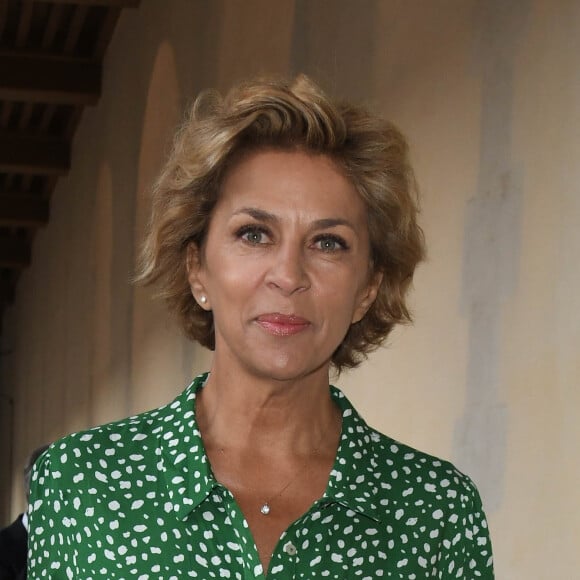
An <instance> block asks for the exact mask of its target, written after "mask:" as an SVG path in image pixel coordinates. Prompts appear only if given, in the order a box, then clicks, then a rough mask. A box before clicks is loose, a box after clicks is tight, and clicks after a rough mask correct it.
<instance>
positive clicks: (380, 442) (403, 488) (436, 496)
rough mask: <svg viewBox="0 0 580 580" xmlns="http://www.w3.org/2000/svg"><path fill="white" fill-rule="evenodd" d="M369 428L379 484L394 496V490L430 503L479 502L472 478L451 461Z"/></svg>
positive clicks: (407, 496)
mask: <svg viewBox="0 0 580 580" xmlns="http://www.w3.org/2000/svg"><path fill="white" fill-rule="evenodd" d="M369 429H370V436H371V440H372V442H373V452H374V459H375V461H376V466H377V467H376V469H377V473H376V478H377V481H380V482H381V483H380V487H381V488H382V489H383V490H386V491H388V492H389V496H390V497H393V492H394V491H399V492H400V497H401V498H406V499H408V500H409V501H411V500H414V501H419V502H421V501H428V502H429V504H433V503H438V502H440V503H442V504H446V503H448V502H450V501H453V502H460V503H461V504H463V505H465V504H473V503H479V502H480V499H479V492H478V490H477V488H476V486H475V484H474V483H473V481H472V480H471V478H470V477H469V476H468V475H466V474H465V473H463V472H462V471H461V470H460V469H458V468H457V467H456V466H455V465H454V464H453V463H452V462H451V461H449V460H446V459H442V458H440V457H437V456H435V455H431V454H430V453H426V452H424V451H420V450H419V449H416V448H414V447H411V446H410V445H406V444H405V443H401V442H400V441H397V440H396V439H393V438H392V437H389V436H387V435H384V434H383V433H380V432H378V431H376V430H375V429H372V428H369Z"/></svg>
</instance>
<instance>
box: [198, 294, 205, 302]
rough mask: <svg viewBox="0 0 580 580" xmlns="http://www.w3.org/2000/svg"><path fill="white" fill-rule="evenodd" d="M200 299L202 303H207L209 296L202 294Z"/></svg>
mask: <svg viewBox="0 0 580 580" xmlns="http://www.w3.org/2000/svg"><path fill="white" fill-rule="evenodd" d="M199 301H200V302H201V303H202V304H205V303H206V302H207V296H205V294H202V295H201V296H200V297H199Z"/></svg>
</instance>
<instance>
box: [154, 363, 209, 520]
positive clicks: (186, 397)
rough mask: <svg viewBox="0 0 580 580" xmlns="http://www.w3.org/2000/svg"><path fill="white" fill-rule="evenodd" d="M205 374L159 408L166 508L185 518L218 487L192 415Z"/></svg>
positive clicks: (159, 432)
mask: <svg viewBox="0 0 580 580" xmlns="http://www.w3.org/2000/svg"><path fill="white" fill-rule="evenodd" d="M207 376H208V375H207V373H205V374H202V375H199V376H198V377H196V379H195V380H194V381H193V382H192V383H191V385H189V387H187V389H185V391H184V392H183V393H182V394H181V395H179V396H178V397H177V398H176V399H175V400H174V401H173V402H172V403H170V404H169V405H166V406H165V407H163V408H161V409H160V410H159V415H160V416H159V417H158V422H159V426H158V427H157V429H156V431H157V435H158V437H159V449H160V455H161V457H160V462H159V468H160V470H161V472H162V473H163V475H164V477H165V483H166V485H167V491H168V495H169V502H168V504H166V506H165V509H166V511H167V512H173V513H174V514H175V516H176V517H177V518H178V519H185V518H186V517H187V516H188V515H189V513H190V512H191V511H193V510H194V509H195V508H196V507H197V506H198V505H199V504H200V503H202V502H203V501H204V500H205V499H206V498H207V497H208V495H209V494H210V492H211V491H212V490H213V489H214V488H215V487H217V486H219V483H218V481H217V480H216V478H215V477H214V475H213V473H212V471H211V466H210V464H209V461H208V458H207V455H206V452H205V448H204V446H203V441H202V439H201V434H200V432H199V428H198V425H197V420H196V418H195V397H196V393H197V392H198V390H199V389H200V388H201V387H203V385H204V383H205V381H206V379H207Z"/></svg>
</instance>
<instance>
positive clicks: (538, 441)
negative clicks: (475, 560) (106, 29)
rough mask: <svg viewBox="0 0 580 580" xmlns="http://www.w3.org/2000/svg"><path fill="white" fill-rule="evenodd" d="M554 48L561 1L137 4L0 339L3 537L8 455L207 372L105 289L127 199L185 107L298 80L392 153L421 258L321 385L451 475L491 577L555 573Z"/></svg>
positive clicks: (131, 201)
mask: <svg viewBox="0 0 580 580" xmlns="http://www.w3.org/2000/svg"><path fill="white" fill-rule="evenodd" d="M578 30H580V4H579V3H577V2H573V1H572V0H552V1H550V2H546V1H543V0H516V1H513V2H503V1H502V0H486V1H483V0H482V1H466V0H431V1H428V2H425V1H422V0H411V1H405V2H402V1H396V0H376V1H372V0H357V2H351V1H350V0H295V1H292V0H277V1H276V2H271V1H270V0H251V1H250V0H245V1H243V2H242V1H241V0H221V1H218V0H213V1H209V0H207V1H201V0H199V1H197V0H196V1H195V2H192V1H191V0H166V1H164V2H159V1H158V0H142V4H141V7H140V8H139V9H138V10H131V11H126V12H125V13H124V14H123V16H122V18H121V21H120V24H119V26H118V28H117V31H116V34H115V37H114V39H113V42H112V44H111V46H110V49H109V51H108V53H107V58H106V66H105V75H106V76H105V79H104V91H103V96H102V99H101V101H100V103H99V105H98V106H97V107H96V108H94V109H91V110H87V111H86V113H85V115H84V117H83V120H82V122H81V125H80V128H79V131H78V133H77V136H76V138H75V147H74V159H73V169H72V171H71V172H70V175H69V176H68V177H67V178H66V179H63V180H61V182H60V183H59V185H58V187H57V189H56V191H55V193H54V197H53V200H52V208H51V221H50V225H49V226H48V227H47V228H46V229H44V230H42V231H41V232H40V233H39V234H38V236H37V238H36V241H35V244H34V263H33V266H32V267H31V268H30V269H29V270H27V271H26V272H25V273H24V275H23V276H22V278H21V281H20V283H19V287H18V297H17V301H16V304H15V305H14V307H13V308H12V309H11V310H10V311H9V312H8V315H7V317H6V320H5V324H4V330H3V345H2V350H3V352H4V353H5V356H4V357H3V359H2V387H1V388H2V392H3V393H6V394H8V395H10V396H12V397H13V399H14V402H15V407H14V421H15V424H14V437H15V438H14V440H13V441H12V442H11V445H9V443H10V442H9V443H6V438H7V437H8V436H9V433H8V429H7V428H6V427H5V425H6V423H5V421H4V419H5V418H6V417H9V414H10V413H9V411H10V409H9V408H8V407H7V405H6V403H5V401H6V399H5V398H4V399H2V401H3V402H2V408H1V410H0V411H1V413H2V425H3V427H2V432H1V433H2V451H3V462H4V463H3V465H5V464H7V462H8V461H9V459H7V457H11V461H12V466H11V467H12V473H11V475H10V474H9V477H8V478H7V479H6V478H3V480H2V489H0V494H1V496H2V500H1V501H0V509H2V507H3V506H4V511H3V512H2V513H1V515H2V518H3V521H4V522H5V523H7V522H8V521H9V519H10V517H12V516H14V515H15V514H16V513H18V511H20V510H21V508H22V503H23V498H22V492H21V489H20V485H21V484H20V466H21V464H22V461H23V458H24V457H25V455H26V454H27V452H28V451H29V450H30V449H32V448H33V447H35V446H37V445H39V444H41V443H44V442H48V441H51V440H53V439H55V438H57V437H59V436H61V435H64V434H66V433H67V432H70V431H72V430H76V429H80V428H85V427H87V426H90V425H93V424H96V423H100V422H104V421H108V420H113V419H116V418H120V417H122V416H125V415H127V414H130V413H133V412H137V411H141V410H143V409H146V408H150V407H152V406H156V405H158V404H161V403H163V402H166V401H168V400H169V399H171V398H172V397H173V396H174V395H175V394H176V393H177V392H179V391H180V390H181V389H182V388H183V387H184V385H185V383H186V382H188V380H189V379H190V377H191V376H192V375H194V374H196V373H197V372H199V371H201V370H204V369H205V368H207V366H208V364H209V360H210V357H209V355H208V353H207V352H205V351H204V350H203V349H200V348H199V347H196V346H194V345H191V344H189V343H187V342H186V341H185V340H184V339H183V338H182V337H181V336H180V335H179V333H178V331H177V330H176V329H175V328H174V327H173V326H172V325H171V322H170V321H169V320H168V318H167V317H166V316H165V313H164V312H163V310H162V308H161V307H160V306H159V305H157V304H155V303H154V302H152V301H151V295H150V293H149V292H147V291H144V290H141V289H135V288H134V287H132V286H131V285H130V284H129V283H128V280H129V278H130V275H131V273H132V271H133V267H134V259H135V255H136V248H137V246H138V241H139V239H140V236H141V233H142V230H143V227H144V223H145V220H146V214H147V204H148V201H147V191H148V188H149V186H150V184H151V182H152V180H153V179H154V177H155V174H156V172H157V170H158V168H159V166H160V165H161V163H162V161H163V158H164V156H165V154H166V151H167V147H168V143H169V141H170V138H171V134H172V132H173V129H174V126H175V124H176V123H177V122H178V121H179V118H180V116H181V114H182V110H183V109H184V107H185V106H186V105H187V103H189V102H190V101H191V98H192V96H193V95H195V94H196V93H197V92H198V91H199V90H200V89H202V88H205V87H209V86H213V87H218V88H221V89H225V88H227V87H228V86H229V85H231V84H232V83H233V82H235V81H236V80H239V79H241V78H243V77H246V76H248V75H253V74H256V73H262V72H275V73H284V74H288V73H289V74H292V73H295V72H299V71H304V72H306V73H308V74H311V75H312V76H313V77H315V78H316V79H318V80H319V81H320V82H322V84H323V85H324V86H325V87H326V88H328V89H329V90H331V91H334V92H337V93H339V94H341V95H343V96H346V97H352V98H357V99H364V100H365V101H367V102H369V103H370V104H371V105H372V106H373V107H374V108H375V109H377V110H379V111H381V112H382V113H383V114H384V115H386V116H388V117H389V118H391V119H392V120H394V121H395V122H397V124H398V125H399V126H400V127H401V128H402V129H403V130H404V132H406V134H407V135H408V136H409V139H410V142H411V145H412V151H413V158H414V160H415V162H416V167H417V173H418V178H419V181H420V184H421V188H422V193H423V213H422V223H423V226H424V229H425V232H426V236H427V240H428V246H429V259H428V261H427V263H425V264H424V265H422V266H421V268H420V269H419V271H418V273H417V277H416V282H415V292H414V294H413V298H412V302H413V306H414V311H415V316H416V324H415V326H413V327H409V328H404V329H401V330H399V331H397V332H396V333H395V334H394V335H393V336H392V338H391V339H390V340H389V346H388V348H384V349H381V350H380V351H378V352H376V353H375V354H374V355H373V356H372V357H371V358H370V360H369V361H368V362H367V363H366V364H365V365H363V366H362V367H361V368H360V369H358V370H357V371H355V372H352V373H349V374H345V375H343V376H342V377H340V378H339V379H338V381H337V383H338V384H339V385H341V386H343V387H344V388H345V390H346V391H347V394H348V395H349V396H350V397H351V399H352V400H353V401H354V402H355V404H356V405H357V406H358V407H359V409H360V410H361V411H362V413H363V415H365V416H366V417H367V419H368V421H369V422H370V423H371V424H373V425H374V426H376V427H378V428H379V429H380V430H382V431H384V432H386V433H388V434H389V435H391V436H393V437H395V438H398V439H401V440H403V441H405V442H407V443H409V444H411V445H415V446H417V447H419V448H421V449H423V450H426V451H428V452H431V453H433V454H436V455H440V456H443V457H446V458H449V459H451V460H452V461H454V462H455V463H456V464H457V465H458V466H459V467H460V468H461V469H463V470H464V471H466V472H467V473H469V474H470V475H471V476H472V477H473V478H474V479H475V481H476V482H477V483H478V485H479V487H480V489H481V492H482V495H483V498H484V503H485V505H486V506H487V511H488V515H489V519H490V525H491V530H492V536H493V540H494V547H495V554H496V560H497V577H498V578H506V579H520V578H521V579H524V578H525V579H526V580H536V579H537V580H544V579H547V578H562V579H568V578H569V579H572V578H576V577H577V574H578V572H577V570H578V569H579V568H580V555H579V554H578V550H577V544H578V538H580V511H579V510H578V504H579V500H580V491H579V489H580V462H579V461H578V449H579V447H580V422H579V421H578V420H577V417H578V409H579V408H580V389H578V386H579V382H580V381H579V379H580V293H579V292H578V290H577V289H578V287H580V268H579V267H578V257H579V250H580V228H579V227H578V224H580V195H579V192H578V189H579V186H578V184H579V183H580V164H578V161H577V160H578V159H580V129H579V128H580V67H578V54H580V35H579V34H578ZM10 449H12V455H11V456H10ZM3 473H6V470H3Z"/></svg>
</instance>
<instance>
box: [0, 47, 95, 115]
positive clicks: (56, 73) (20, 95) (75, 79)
mask: <svg viewBox="0 0 580 580" xmlns="http://www.w3.org/2000/svg"><path fill="white" fill-rule="evenodd" d="M101 76H102V72H101V65H100V64H98V63H95V62H90V61H86V60H81V59H74V58H68V59H67V58H58V57H46V56H42V55H30V54H28V55H25V54H14V53H9V52H2V53H0V99H3V100H7V101H24V102H32V103H57V104H62V105H95V104H96V103H97V101H98V100H99V97H100V95H101Z"/></svg>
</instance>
